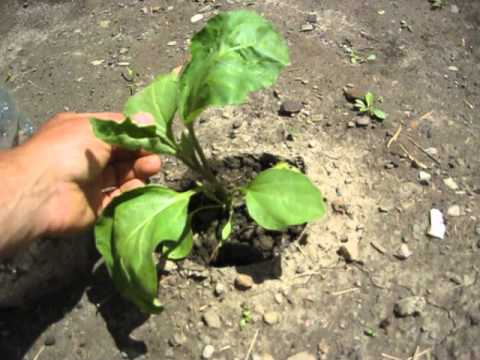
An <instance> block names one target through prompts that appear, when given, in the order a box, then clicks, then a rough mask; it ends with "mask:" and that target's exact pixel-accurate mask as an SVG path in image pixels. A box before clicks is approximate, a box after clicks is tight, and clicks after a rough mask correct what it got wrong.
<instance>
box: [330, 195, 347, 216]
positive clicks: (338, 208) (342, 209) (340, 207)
mask: <svg viewBox="0 0 480 360" xmlns="http://www.w3.org/2000/svg"><path fill="white" fill-rule="evenodd" d="M332 209H333V211H335V212H336V213H338V214H342V215H343V214H346V213H347V210H348V205H347V204H345V202H344V201H343V200H342V199H335V200H334V201H332Z"/></svg>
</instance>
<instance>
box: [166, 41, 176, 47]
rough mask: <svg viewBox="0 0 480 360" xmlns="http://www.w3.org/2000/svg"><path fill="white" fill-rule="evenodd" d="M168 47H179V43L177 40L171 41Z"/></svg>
mask: <svg viewBox="0 0 480 360" xmlns="http://www.w3.org/2000/svg"><path fill="white" fill-rule="evenodd" d="M167 46H177V42H176V41H175V40H172V41H169V42H168V43H167Z"/></svg>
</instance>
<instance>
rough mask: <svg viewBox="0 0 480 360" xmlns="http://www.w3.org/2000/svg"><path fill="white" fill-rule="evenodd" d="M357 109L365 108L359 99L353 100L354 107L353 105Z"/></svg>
mask: <svg viewBox="0 0 480 360" xmlns="http://www.w3.org/2000/svg"><path fill="white" fill-rule="evenodd" d="M354 106H355V107H356V108H357V109H360V108H364V107H366V105H365V103H364V102H363V100H360V99H355V105H354Z"/></svg>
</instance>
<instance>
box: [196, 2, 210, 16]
mask: <svg viewBox="0 0 480 360" xmlns="http://www.w3.org/2000/svg"><path fill="white" fill-rule="evenodd" d="M211 10H213V6H212V5H211V4H208V5H205V6H204V7H202V8H201V9H200V10H198V12H199V13H201V14H203V13H206V12H209V11H211Z"/></svg>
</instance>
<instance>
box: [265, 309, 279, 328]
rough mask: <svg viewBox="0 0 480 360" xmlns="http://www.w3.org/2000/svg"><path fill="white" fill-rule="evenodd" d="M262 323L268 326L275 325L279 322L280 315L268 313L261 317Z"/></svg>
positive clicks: (273, 312)
mask: <svg viewBox="0 0 480 360" xmlns="http://www.w3.org/2000/svg"><path fill="white" fill-rule="evenodd" d="M263 321H264V322H265V323H266V324H268V325H275V324H276V323H278V322H279V321H280V314H279V313H278V312H276V311H269V312H266V313H265V314H264V315H263Z"/></svg>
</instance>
